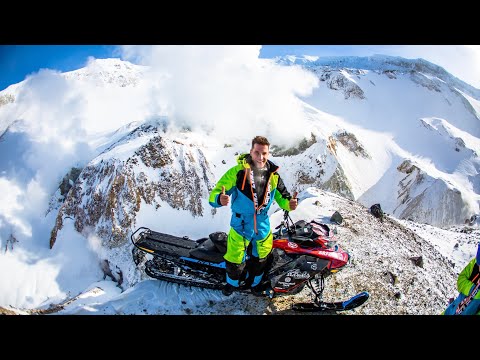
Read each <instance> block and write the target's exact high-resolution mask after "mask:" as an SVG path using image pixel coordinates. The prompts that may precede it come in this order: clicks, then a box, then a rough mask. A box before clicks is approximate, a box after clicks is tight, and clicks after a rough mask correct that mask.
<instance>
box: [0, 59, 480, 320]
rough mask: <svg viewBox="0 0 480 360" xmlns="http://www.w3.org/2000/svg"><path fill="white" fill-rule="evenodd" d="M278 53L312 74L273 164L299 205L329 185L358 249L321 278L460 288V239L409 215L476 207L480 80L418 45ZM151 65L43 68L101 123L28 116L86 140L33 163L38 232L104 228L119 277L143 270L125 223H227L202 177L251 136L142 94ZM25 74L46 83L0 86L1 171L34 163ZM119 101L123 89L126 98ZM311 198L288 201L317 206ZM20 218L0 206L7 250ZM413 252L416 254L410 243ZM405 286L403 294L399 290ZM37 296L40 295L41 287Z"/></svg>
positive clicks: (417, 302)
mask: <svg viewBox="0 0 480 360" xmlns="http://www.w3.org/2000/svg"><path fill="white" fill-rule="evenodd" d="M275 62H276V64H281V65H282V66H289V67H292V68H293V67H296V66H297V65H298V64H301V67H302V69H304V70H305V71H307V72H308V73H309V74H314V75H315V77H316V78H317V79H318V81H319V82H318V84H319V86H318V87H316V88H315V89H314V90H313V92H312V93H311V94H308V95H299V97H298V101H299V103H300V104H301V109H302V119H293V120H294V121H292V122H291V124H290V126H292V128H294V127H295V126H297V125H298V124H302V125H301V126H302V127H304V128H302V133H304V137H303V138H300V139H298V140H297V141H296V143H295V145H293V146H291V145H289V146H285V145H284V144H283V143H280V142H276V139H275V138H270V141H271V142H272V147H271V150H272V157H271V160H272V161H273V162H275V163H276V164H278V165H280V167H281V175H282V177H283V178H284V180H285V183H286V185H287V187H288V188H289V189H290V190H291V191H295V190H296V191H299V192H300V194H301V195H302V194H303V198H302V197H301V198H300V199H301V201H303V202H305V205H306V204H307V203H309V202H310V200H311V198H312V197H318V198H315V200H318V201H319V203H320V206H322V202H324V203H325V204H332V201H333V200H331V199H332V198H333V199H336V200H335V201H334V202H333V205H332V206H330V207H328V209H327V208H325V209H323V210H324V213H323V215H322V216H323V220H324V221H327V219H328V217H327V214H326V213H325V211H327V212H330V211H331V212H333V211H334V210H339V211H340V212H342V214H344V215H345V217H346V219H347V224H348V226H347V225H346V226H345V227H344V228H339V238H340V242H341V243H342V244H343V245H344V246H345V247H346V248H347V250H349V251H350V252H351V253H352V254H353V255H354V259H355V263H354V266H353V267H352V268H349V269H345V271H342V272H340V273H339V274H338V277H336V278H335V279H334V280H331V281H332V282H335V284H333V283H332V284H330V285H331V286H330V288H331V289H332V290H330V291H332V293H331V294H330V295H332V296H334V297H335V296H337V297H345V296H346V295H348V294H350V293H351V292H354V291H358V290H359V289H363V290H368V291H370V292H372V293H373V294H375V295H376V298H377V299H378V300H376V301H378V302H375V303H374V305H373V306H374V307H373V308H370V310H369V309H368V308H366V309H365V310H364V312H362V313H366V314H368V313H377V314H378V313H386V314H387V313H392V314H393V313H415V314H422V313H423V314H434V313H438V312H439V311H441V310H442V307H443V306H444V305H445V299H446V298H448V297H450V296H453V295H454V292H455V281H456V279H455V276H456V273H458V271H459V270H461V269H459V267H461V266H462V265H463V264H459V262H460V261H459V262H457V264H456V265H457V267H455V264H454V263H455V261H452V260H451V259H454V257H453V246H454V245H455V244H452V243H451V242H449V243H448V245H446V248H447V249H451V252H450V251H449V250H443V249H441V248H438V247H437V248H436V247H435V246H433V245H432V244H430V243H429V242H428V241H427V240H425V238H428V237H427V236H425V237H422V235H418V233H417V234H416V232H417V231H415V230H418V229H419V228H422V229H425V227H429V226H430V227H429V229H430V230H431V231H440V230H435V229H437V228H433V227H431V226H432V225H433V226H436V227H439V228H440V227H443V228H447V227H448V228H451V227H452V226H457V227H454V228H452V229H453V230H452V231H454V232H455V233H457V234H458V233H460V231H461V229H462V227H461V226H462V225H463V224H464V223H465V220H466V219H469V218H470V217H471V216H472V215H473V214H476V213H479V212H480V211H479V200H480V176H479V171H480V162H479V157H478V153H479V150H480V126H479V124H480V123H479V120H480V118H479V114H480V96H479V90H478V89H475V88H473V87H471V86H470V85H468V84H465V83H463V82H462V81H460V80H458V79H456V78H454V77H453V76H451V75H450V74H448V73H447V72H446V71H445V70H444V69H442V68H440V67H438V66H436V65H434V64H431V63H428V62H426V61H424V60H421V59H420V60H407V59H401V58H392V57H386V56H375V57H370V58H353V57H343V58H328V59H314V58H302V59H300V58H293V57H285V58H280V59H276V60H275ZM150 74H151V73H150V72H149V69H148V68H147V67H145V66H139V65H134V64H131V63H128V62H125V61H121V60H118V59H103V60H95V61H92V62H91V63H90V64H89V65H88V67H86V68H84V69H80V70H76V71H72V72H69V73H65V74H53V75H54V80H49V81H55V82H56V83H59V84H60V85H61V86H62V87H63V88H64V89H66V88H69V89H70V88H74V89H75V93H76V94H77V96H78V97H74V98H73V97H66V96H65V97H62V95H61V94H65V93H66V91H63V92H62V93H61V94H60V93H59V96H58V98H50V97H49V98H48V99H43V100H44V102H46V101H48V102H49V103H51V104H52V109H55V112H57V113H60V115H61V118H62V119H66V120H65V121H66V122H67V124H70V125H71V126H77V125H78V124H79V123H81V124H89V125H92V126H93V125H95V126H96V127H95V130H96V131H95V132H91V133H89V134H86V133H81V134H80V135H79V136H78V135H74V133H73V132H72V131H71V129H70V128H68V127H67V126H65V127H64V128H63V132H60V133H58V134H52V131H51V129H43V128H41V127H40V125H41V124H35V125H34V130H35V131H36V132H35V134H37V136H38V134H39V133H40V134H46V136H57V137H59V138H63V140H65V141H67V140H69V139H70V141H72V142H73V141H77V143H78V144H80V145H81V146H83V147H85V148H88V151H82V152H81V154H82V156H76V155H75V154H76V153H75V151H78V150H79V149H83V147H82V148H80V147H79V146H80V145H77V147H76V148H75V151H73V152H72V155H71V156H70V157H67V158H62V161H63V162H64V164H65V166H63V167H61V169H63V172H62V173H60V172H59V171H57V172H53V173H51V174H48V176H47V175H44V176H43V177H41V178H43V179H49V180H50V183H49V184H48V185H47V186H45V188H46V189H48V191H49V193H47V194H46V195H45V198H48V201H47V203H48V205H45V206H44V207H40V208H41V209H42V211H44V214H45V221H44V223H42V229H48V230H49V232H48V233H49V239H48V240H45V239H44V240H42V241H45V244H47V243H48V247H49V249H52V250H53V251H55V249H56V248H57V247H58V246H62V245H61V243H62V242H67V241H69V239H68V237H69V236H68V234H70V231H71V230H72V229H74V230H75V231H76V232H78V233H79V234H81V236H83V237H84V238H85V239H87V238H92V237H93V238H95V239H98V242H99V243H98V244H97V246H100V247H101V249H102V250H101V251H100V254H101V256H100V260H101V261H102V264H103V267H102V270H103V271H104V273H105V274H107V273H108V274H110V276H112V277H113V278H114V280H115V281H116V282H117V283H118V284H119V286H121V287H123V289H127V288H130V287H131V286H134V285H136V284H137V283H138V282H139V281H140V280H144V279H145V276H144V275H142V274H141V273H140V272H139V271H138V270H137V269H135V266H134V264H133V263H132V261H131V254H130V251H131V244H130V239H129V236H130V234H131V232H132V231H133V230H134V229H135V228H137V227H139V226H145V227H150V228H152V229H158V230H161V231H162V232H166V233H171V234H173V235H179V236H183V235H189V236H190V237H192V238H195V237H198V238H199V237H203V236H205V233H206V232H214V231H218V230H219V229H228V224H229V215H230V214H229V212H228V211H218V210H215V209H212V208H211V207H210V206H209V205H208V193H209V190H210V189H211V188H212V187H213V185H214V184H215V183H216V181H217V180H218V179H219V177H220V176H221V175H222V174H223V173H224V172H225V171H226V170H227V169H229V168H230V167H231V166H233V165H234V164H235V157H236V156H237V155H238V154H240V153H243V152H247V151H248V150H249V147H250V141H251V137H250V136H242V135H238V134H235V135H234V136H233V137H232V138H228V139H223V138H219V137H218V136H216V133H215V131H210V132H207V133H206V134H205V133H203V132H202V133H200V132H197V131H194V130H192V129H191V128H190V127H189V126H181V125H179V124H178V123H176V122H175V119H173V118H172V117H169V116H164V115H158V112H155V111H153V110H152V104H154V103H155V98H154V96H152V94H154V92H153V90H152V88H149V87H147V86H146V82H147V81H148V77H149V75H150ZM41 75H42V74H39V76H41ZM50 75H51V74H50ZM35 86H36V87H39V86H41V84H40V83H39V82H38V81H36V79H35V78H32V79H27V80H26V81H24V82H22V83H20V84H15V85H12V86H10V87H8V88H7V89H5V90H4V91H2V92H0V153H1V154H2V157H3V159H1V158H0V176H2V177H4V178H5V179H9V178H14V177H15V176H18V174H24V175H25V176H24V178H25V177H28V176H30V177H34V176H35V175H34V173H33V171H32V167H31V165H29V164H30V162H31V161H32V156H33V155H32V154H30V153H28V154H27V153H21V152H20V150H19V149H22V145H23V144H24V143H26V142H28V141H30V140H29V139H28V137H27V136H26V135H24V134H26V133H28V132H29V131H31V132H32V133H33V131H32V124H31V123H29V122H28V119H29V117H30V116H32V114H33V112H35V111H36V112H39V111H40V112H42V111H43V109H42V108H40V105H38V108H35V107H32V106H31V103H30V102H27V100H31V97H32V96H34V95H33V94H34V93H33V92H32V91H31V90H30V89H31V87H35ZM155 86H157V87H158V86H159V85H158V84H156V85H155ZM94 89H95V90H94ZM40 93H41V92H40ZM35 94H37V95H35V96H38V92H35ZM79 94H80V95H79ZM138 99H142V100H138ZM152 99H153V100H152ZM38 101H39V102H41V101H42V99H41V98H39V99H38ZM57 101H58V104H59V105H58V107H55V104H56V103H57ZM129 102H131V103H133V105H132V104H130V105H132V107H129V108H128V110H127V107H126V104H127V103H129ZM72 103H73V104H77V103H82V104H83V103H84V104H86V106H85V109H87V110H85V112H84V113H75V114H71V113H67V112H66V110H65V112H63V113H62V109H66V108H67V104H68V105H71V104H72ZM26 104H30V106H28V107H27V106H26ZM39 104H40V103H39ZM109 106H114V107H118V108H119V111H118V119H115V120H117V123H120V124H123V125H122V126H118V127H116V128H112V127H111V126H110V127H107V126H106V125H105V124H104V123H103V122H102V121H99V120H98V119H101V120H102V118H101V116H99V115H98V113H100V114H103V111H104V112H105V114H107V111H106V109H107V107H109ZM132 108H133V110H132ZM104 109H105V110H104ZM123 109H125V110H123ZM49 110H50V108H49ZM93 112H95V113H96V115H95V118H94V119H95V120H92V116H93V115H92V114H93ZM46 113H47V112H46ZM45 116H47V115H45ZM52 116H53V115H52ZM103 120H105V122H109V121H112V119H110V118H105V119H103ZM193 120H194V119H193ZM112 123H113V121H112ZM180 124H181V123H180ZM35 134H34V135H31V137H32V138H34V136H35ZM75 134H76V133H75ZM87 135H88V136H87ZM73 136H77V137H73ZM36 139H37V140H36V141H37V143H41V142H42V141H45V139H43V140H41V139H40V137H37V138H36ZM48 139H49V138H47V140H48ZM79 139H80V140H79ZM37 143H36V144H37ZM47 145H48V143H47ZM35 149H37V148H35ZM40 149H41V148H40ZM78 153H80V151H78ZM3 154H6V156H4V155H3ZM13 158H15V162H13V163H12V159H13ZM37 177H39V176H37ZM0 180H1V179H0ZM29 186H30V183H29ZM312 194H313V195H312ZM335 194H337V195H339V196H340V197H337V196H336V195H335ZM374 203H380V204H381V206H382V208H383V209H384V210H385V211H386V212H387V213H389V215H390V217H389V221H388V222H387V223H385V224H376V223H374V222H375V219H374V218H373V217H372V216H371V215H369V214H368V211H367V209H368V207H369V206H370V205H372V204H374ZM310 205H312V204H310ZM308 209H309V210H308V211H307V210H305V211H304V212H303V213H302V211H298V216H301V215H302V214H303V216H305V217H309V218H314V217H317V216H319V214H318V213H316V212H315V210H312V208H311V207H308ZM314 209H315V208H314ZM275 210H276V209H272V212H274V211H275ZM29 211H32V210H29ZM277 214H278V213H275V214H273V216H274V217H275V216H277ZM292 214H293V213H292ZM12 219H13V220H12ZM172 219H176V221H174V222H173V221H172ZM277 220H279V219H277ZM372 224H375V225H372ZM352 227H353V228H352ZM409 228H410V229H411V230H409ZM22 229H23V228H22V224H19V223H16V222H15V221H14V218H13V216H11V215H10V214H8V213H6V214H1V213H0V236H1V240H2V244H1V245H2V247H4V248H5V249H7V248H9V247H11V248H12V251H11V252H13V247H12V244H13V243H12V240H8V239H12V236H13V239H22V238H25V237H27V235H19V233H20V231H21V230H22ZM342 229H343V230H342ZM34 230H35V229H34ZM412 230H414V231H412ZM22 231H23V230H22ZM26 233H28V231H27V230H25V231H24V234H26ZM474 234H475V233H474ZM30 236H31V235H30ZM472 237H473V240H472ZM474 237H475V235H470V237H468V238H467V237H465V238H462V240H461V241H458V242H457V243H456V244H457V248H458V246H459V244H460V249H462V248H463V250H462V254H464V255H465V257H468V256H470V255H471V254H472V253H473V251H474V248H475V245H476V244H475V240H474ZM359 240H361V241H362V243H361V244H360V243H359ZM418 256H422V257H423V259H424V264H425V267H424V268H422V267H420V268H419V267H418V265H416V264H415V263H414V262H413V261H412V260H411V259H410V258H411V257H418ZM463 258H464V257H463V256H459V257H458V259H463ZM409 259H410V260H409ZM449 261H450V262H449ZM105 264H107V265H106V267H105ZM106 269H107V270H106ZM368 269H370V270H368ZM389 274H390V275H389ZM392 274H393V275H392ZM418 274H421V275H418ZM432 274H433V275H432ZM402 276H403V277H402ZM416 276H417V277H416ZM397 278H399V279H400V283H397V282H396V280H395V279H397ZM382 279H383V280H382ZM392 279H393V280H392ZM337 281H338V282H337ZM347 284H350V285H347ZM368 284H370V285H368ZM440 284H441V285H440ZM422 289H424V290H422ZM426 289H428V290H426ZM432 289H434V290H432ZM78 290H79V289H76V290H73V291H78ZM432 291H433V293H432ZM326 295H329V293H328V290H326ZM350 295H353V294H350ZM372 298H373V297H372ZM427 298H428V300H426V299H427ZM54 300H55V299H54V298H52V299H51V301H54ZM259 301H260V300H259ZM402 301H403V302H404V307H402V306H403V305H399V304H402ZM393 303H394V304H395V306H393V305H392V304H393ZM386 304H390V305H386ZM0 305H1V304H0ZM19 306H26V304H23V303H21V302H20V303H19ZM32 306H38V300H37V301H33V303H32ZM386 308H388V310H386Z"/></svg>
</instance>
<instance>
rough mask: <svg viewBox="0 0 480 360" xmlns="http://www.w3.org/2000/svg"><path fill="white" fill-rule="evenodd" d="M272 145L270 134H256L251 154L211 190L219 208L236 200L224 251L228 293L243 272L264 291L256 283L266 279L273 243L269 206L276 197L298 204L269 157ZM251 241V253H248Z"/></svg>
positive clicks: (247, 281)
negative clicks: (269, 139) (264, 276)
mask: <svg viewBox="0 0 480 360" xmlns="http://www.w3.org/2000/svg"><path fill="white" fill-rule="evenodd" d="M269 149H270V143H269V142H268V140H267V138H265V137H263V136H256V137H254V138H253V140H252V148H251V149H250V154H246V153H245V154H241V155H239V156H238V158H237V163H238V164H237V165H236V166H234V167H232V168H231V169H229V170H228V171H227V172H226V173H225V174H224V175H223V176H222V177H221V178H220V180H219V181H218V183H217V184H216V186H215V187H214V188H213V190H212V191H211V193H210V197H209V203H210V205H211V206H213V207H215V208H217V207H221V206H227V205H228V204H230V201H231V203H232V205H231V209H232V217H231V220H230V226H231V228H230V231H229V233H228V238H227V252H226V254H225V255H224V259H225V264H226V273H227V275H226V282H227V284H226V286H225V288H224V289H223V294H224V295H227V296H228V295H231V294H232V292H233V290H235V289H238V288H239V287H240V285H241V284H240V281H241V280H243V275H245V286H249V285H250V287H251V291H252V292H253V293H254V294H258V293H260V292H261V291H260V290H261V289H259V287H256V286H257V285H259V284H260V281H261V280H262V277H263V273H264V269H265V265H266V264H267V256H268V255H269V254H270V252H271V251H272V245H273V235H272V231H271V229H270V219H269V218H268V210H269V209H270V206H271V205H272V203H273V200H275V201H276V202H277V204H278V205H279V206H280V207H281V208H282V209H284V210H288V211H291V210H295V209H296V208H297V205H298V203H297V199H296V196H294V197H293V198H292V197H291V196H290V193H289V192H288V191H287V189H286V187H285V184H284V183H283V180H282V178H281V177H280V175H279V174H278V173H277V171H278V169H279V167H278V166H277V165H275V164H274V163H273V162H271V161H270V160H268V156H269ZM249 245H251V256H247V248H248V246H249ZM244 271H246V273H245V274H244Z"/></svg>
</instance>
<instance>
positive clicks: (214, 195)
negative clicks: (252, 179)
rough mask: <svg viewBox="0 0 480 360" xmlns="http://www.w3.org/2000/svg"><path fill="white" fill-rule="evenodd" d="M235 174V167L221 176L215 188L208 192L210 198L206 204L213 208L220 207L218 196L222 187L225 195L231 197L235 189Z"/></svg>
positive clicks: (236, 170) (236, 168) (236, 169)
mask: <svg viewBox="0 0 480 360" xmlns="http://www.w3.org/2000/svg"><path fill="white" fill-rule="evenodd" d="M237 172H238V167H237V166H235V167H233V168H231V169H230V170H228V171H227V172H226V173H225V174H223V176H222V177H221V178H220V180H218V182H217V184H216V185H215V187H214V188H213V189H212V191H210V196H209V197H208V203H209V204H210V205H211V206H213V207H214V208H218V207H221V206H222V205H221V204H220V194H221V193H222V186H225V194H227V195H231V194H232V193H233V192H234V191H235V188H236V183H237Z"/></svg>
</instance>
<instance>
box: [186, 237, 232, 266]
mask: <svg viewBox="0 0 480 360" xmlns="http://www.w3.org/2000/svg"><path fill="white" fill-rule="evenodd" d="M225 252H226V248H225ZM225 252H223V253H222V252H220V251H218V249H217V246H216V245H215V244H214V243H213V241H212V240H211V239H207V240H205V241H204V242H202V244H201V245H199V246H198V247H196V248H195V249H192V250H190V256H192V257H194V258H196V259H200V260H205V261H210V262H215V263H220V262H222V261H223V255H224V254H225Z"/></svg>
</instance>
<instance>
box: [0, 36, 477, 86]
mask: <svg viewBox="0 0 480 360" xmlns="http://www.w3.org/2000/svg"><path fill="white" fill-rule="evenodd" d="M374 54H384V55H393V56H402V57H406V58H420V57H421V58H424V59H426V60H428V61H431V62H433V63H435V64H437V65H440V66H442V67H444V68H445V69H446V70H447V71H449V72H450V73H451V74H452V75H454V76H457V77H458V78H460V79H461V80H463V81H466V82H467V83H469V84H471V85H473V86H475V87H477V88H480V67H479V66H478V64H479V63H480V46H478V45H375V46H373V45H372V46H371V45H264V46H262V49H261V51H260V57H263V58H271V57H274V56H282V55H313V56H336V55H338V56H342V55H352V56H369V55H374ZM89 56H93V57H95V58H108V57H120V58H121V51H120V49H119V47H118V46H111V45H8V46H0V91H1V90H3V89H5V88H6V87H8V86H9V85H11V84H15V83H18V82H20V81H23V80H24V79H25V77H26V76H27V75H29V74H31V73H33V72H37V71H39V70H40V69H42V68H48V69H54V70H59V71H61V72H65V71H71V70H76V69H79V68H81V67H83V66H85V64H86V62H87V59H88V57H89Z"/></svg>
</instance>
